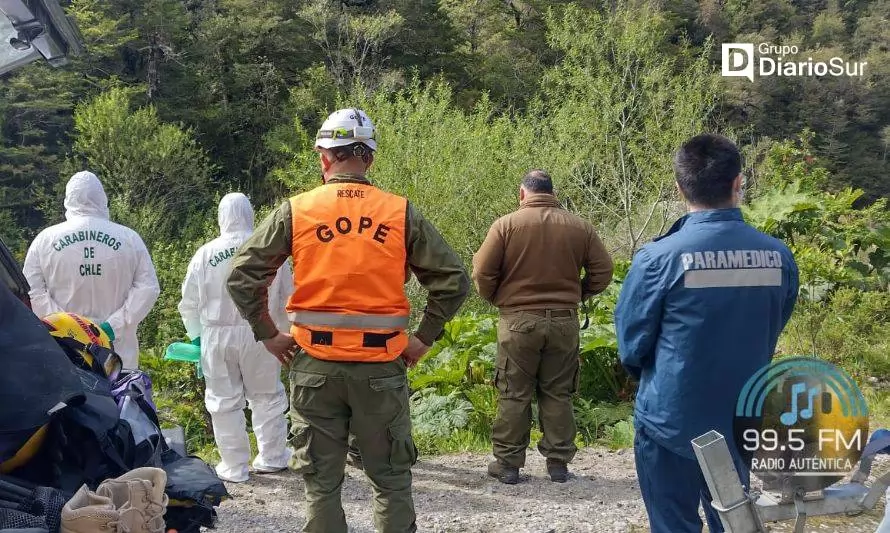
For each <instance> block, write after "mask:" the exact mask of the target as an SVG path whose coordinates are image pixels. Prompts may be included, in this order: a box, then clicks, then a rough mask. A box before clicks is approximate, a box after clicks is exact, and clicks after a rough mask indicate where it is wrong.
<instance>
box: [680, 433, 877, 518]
mask: <svg viewBox="0 0 890 533" xmlns="http://www.w3.org/2000/svg"><path fill="white" fill-rule="evenodd" d="M692 448H693V450H694V451H695V456H696V458H697V459H698V464H699V466H700V467H701V469H702V474H703V475H704V477H705V482H706V483H707V485H708V489H709V490H710V492H711V497H712V498H713V501H712V503H711V505H712V506H713V507H714V509H716V510H717V512H718V513H719V515H720V520H721V521H722V522H723V527H724V528H725V530H726V533H765V532H766V531H767V529H766V527H765V526H764V522H777V521H779V520H791V519H794V520H795V527H794V531H795V533H802V532H803V531H804V525H805V523H806V519H807V518H808V517H810V516H825V515H833V514H855V513H859V512H863V511H867V510H869V509H872V508H874V506H875V505H876V504H877V502H878V500H879V499H880V498H881V495H882V494H883V493H884V491H885V490H887V487H888V486H890V472H887V473H885V474H884V475H882V476H880V477H879V478H877V479H876V480H875V481H874V482H873V483H872V484H871V485H867V484H866V482H867V480H868V477H869V475H870V473H871V465H872V459H873V458H872V457H871V456H869V457H864V458H863V459H862V460H860V462H859V467H858V469H857V470H856V471H855V472H854V473H853V476H852V479H851V481H850V482H849V483H839V484H835V485H832V486H830V487H828V488H826V489H823V490H822V491H820V492H819V493H815V494H810V495H807V494H804V493H803V492H801V491H793V490H792V492H791V499H790V501H789V500H788V499H784V498H776V497H774V496H772V495H770V494H756V493H751V494H748V493H746V492H745V488H744V487H743V486H742V483H741V480H740V478H739V474H738V471H737V470H736V468H735V463H734V462H733V460H732V456H731V455H730V452H729V447H728V446H727V444H726V439H725V438H724V437H723V435H721V434H720V433H718V432H716V431H709V432H707V433H705V434H704V435H702V436H700V437H698V438H696V439H693V440H692Z"/></svg>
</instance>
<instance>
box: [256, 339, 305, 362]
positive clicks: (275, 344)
mask: <svg viewBox="0 0 890 533" xmlns="http://www.w3.org/2000/svg"><path fill="white" fill-rule="evenodd" d="M263 345H264V346H265V347H266V350H268V351H269V353H271V354H272V355H274V356H275V358H276V359H278V360H279V361H281V364H283V365H289V364H290V362H291V361H293V360H294V355H295V354H296V353H297V343H296V342H295V341H294V338H293V337H292V336H290V335H288V334H287V333H282V332H280V331H279V332H278V335H275V336H274V337H272V338H271V339H266V340H264V341H263Z"/></svg>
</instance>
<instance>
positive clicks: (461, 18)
mask: <svg viewBox="0 0 890 533" xmlns="http://www.w3.org/2000/svg"><path fill="white" fill-rule="evenodd" d="M67 9H68V12H69V14H70V15H71V16H72V17H73V18H74V19H75V20H76V22H77V24H78V26H79V28H80V30H81V32H82V34H83V37H84V40H85V42H86V47H87V50H88V53H87V54H85V55H82V56H80V57H77V58H73V60H72V61H71V63H70V64H69V65H67V66H64V67H61V68H51V67H49V66H48V65H46V64H32V65H29V66H28V67H26V68H23V69H20V70H17V71H15V72H14V73H11V74H8V75H5V76H0V205H2V206H3V209H2V210H0V236H2V237H3V239H4V241H6V242H7V243H8V244H9V245H10V247H11V248H12V249H13V250H14V251H15V252H16V253H17V254H18V255H20V256H23V255H24V251H25V250H26V248H27V245H28V243H29V242H30V240H31V239H32V238H33V237H34V235H36V233H37V232H38V231H39V230H40V229H42V228H44V227H46V226H47V225H49V224H52V223H55V222H58V221H60V220H61V219H62V217H63V208H62V201H61V197H62V193H63V190H64V183H65V181H66V180H67V179H68V177H69V176H70V175H71V174H72V173H74V172H76V171H78V170H82V169H89V170H92V171H94V172H95V173H96V174H97V175H98V176H99V177H100V179H101V180H102V181H103V183H104V185H105V187H106V190H107V191H108V192H109V196H110V198H111V203H112V214H113V218H114V219H115V220H117V221H119V222H122V223H124V224H127V225H130V226H131V227H133V228H134V229H136V230H137V231H139V232H140V233H141V235H142V236H143V238H144V239H145V241H146V243H147V244H148V246H149V248H150V249H151V252H152V257H153V260H154V262H155V265H156V268H157V271H158V276H159V278H160V280H161V285H162V295H161V298H160V300H159V301H158V304H157V305H156V306H155V309H154V311H153V312H152V315H151V316H150V317H149V319H148V320H146V321H145V323H143V326H142V328H141V330H140V335H141V342H142V345H143V346H144V347H145V349H146V352H147V353H146V354H144V356H146V357H144V358H143V361H145V364H146V365H148V367H149V368H150V369H151V370H152V371H153V372H155V373H154V377H155V379H156V383H157V384H158V385H159V386H158V389H159V390H163V391H167V393H168V394H170V396H169V397H168V398H167V399H166V400H164V399H162V401H164V402H165V403H164V405H166V406H167V408H170V409H174V410H176V409H179V410H180V411H179V412H174V413H173V416H172V418H173V419H175V420H176V421H178V422H179V423H180V424H183V425H185V426H186V427H187V429H188V430H189V434H190V438H199V437H200V434H201V432H202V431H203V430H202V429H201V426H202V423H201V422H200V419H201V411H202V408H201V402H200V399H201V397H202V395H201V385H200V382H198V381H196V380H194V379H190V378H189V376H192V377H194V376H193V372H192V373H191V374H190V372H191V370H190V369H185V368H182V367H168V366H164V365H166V364H167V363H165V362H163V361H161V360H160V359H159V358H158V357H157V355H158V354H160V353H161V351H162V350H163V347H164V346H165V345H166V343H168V342H170V341H171V340H179V339H182V338H183V336H184V330H183V328H182V325H181V323H180V321H179V317H178V313H177V312H176V303H177V301H178V299H179V286H180V283H181V282H182V279H183V274H184V268H185V265H186V264H187V262H188V259H189V258H190V257H191V254H192V253H193V252H194V251H195V249H196V248H197V247H198V246H199V245H200V244H201V243H202V242H204V241H205V240H207V239H208V238H210V237H211V236H212V235H213V234H214V232H215V231H216V229H215V227H214V226H215V224H216V222H215V221H216V210H215V207H216V202H217V200H218V199H219V198H220V197H221V196H222V195H223V194H225V193H227V192H231V191H234V190H239V191H243V192H245V193H247V194H249V196H250V197H251V200H252V201H253V202H254V204H255V205H256V206H257V208H258V211H259V212H260V213H261V214H262V213H263V212H265V211H267V210H268V209H269V207H270V206H271V205H273V204H275V203H278V202H280V201H282V200H283V199H284V198H285V197H286V196H289V195H290V194H293V193H295V192H299V191H302V190H305V189H307V188H309V187H313V186H315V185H317V184H318V183H319V182H320V178H319V167H318V159H317V156H316V155H315V154H314V153H313V152H312V150H311V147H312V140H313V138H314V134H315V131H316V129H317V128H318V125H319V124H320V122H321V120H322V119H323V118H324V117H325V116H326V115H327V114H328V113H329V112H330V111H332V110H334V109H336V108H337V107H340V106H346V105H348V106H359V107H362V108H364V109H365V110H366V111H367V112H368V113H369V115H370V116H371V117H372V118H373V119H374V120H375V122H376V124H377V127H378V135H379V144H380V150H379V153H378V157H377V158H376V159H375V163H374V166H373V168H372V171H371V178H372V179H373V180H374V181H375V182H376V183H378V184H379V185H381V186H382V187H384V188H386V189H388V190H392V191H394V192H397V193H399V194H403V195H407V196H408V197H409V198H410V199H411V201H412V202H414V203H415V204H416V205H417V206H418V207H419V209H421V211H423V212H424V214H425V215H426V216H427V217H428V218H430V219H431V220H432V221H433V222H434V223H435V224H436V225H437V226H438V227H439V228H440V229H441V231H442V233H443V234H444V236H445V237H446V239H447V240H448V241H449V242H450V243H451V244H452V246H453V247H454V248H455V249H456V250H457V251H458V253H459V254H460V255H461V256H462V257H463V258H464V260H465V261H467V263H468V264H469V259H470V257H471V256H472V254H473V252H474V251H475V250H476V249H477V248H478V246H479V244H480V243H481V241H482V238H483V237H484V235H485V233H486V231H487V229H488V226H489V224H490V223H491V222H492V221H493V220H494V219H495V218H497V217H498V216H500V215H503V214H505V213H506V212H508V211H509V210H512V209H514V208H515V206H516V202H517V186H518V181H519V179H520V177H521V175H522V174H523V173H524V172H525V171H526V170H528V169H530V168H534V167H539V168H545V169H547V170H549V171H550V172H551V174H552V175H553V176H554V180H555V182H556V186H557V188H558V196H559V198H560V199H561V201H562V202H563V204H564V205H565V206H566V207H567V208H569V209H571V210H573V211H574V212H576V213H579V214H581V215H582V216H584V217H586V218H588V219H590V220H591V221H593V222H594V223H595V224H596V227H597V228H598V229H599V230H600V231H601V233H602V236H603V239H604V241H605V243H606V245H607V247H608V248H609V250H610V251H611V252H613V253H614V254H615V256H616V259H617V260H618V269H617V271H616V278H615V283H614V284H613V285H612V287H610V289H609V290H608V291H607V293H606V294H605V295H603V296H602V297H600V298H598V299H597V300H596V301H595V306H594V310H593V314H594V316H593V322H594V325H593V326H592V328H591V329H590V330H589V331H587V332H586V333H585V340H584V346H582V358H583V360H584V361H585V362H586V364H585V366H583V368H584V369H585V370H584V376H583V378H582V385H583V386H582V393H583V394H582V395H581V398H579V400H578V404H577V410H578V413H577V414H578V417H579V421H580V422H579V423H580V425H581V427H582V430H581V431H582V434H583V435H584V439H585V441H588V442H592V441H595V440H596V439H598V438H601V437H602V436H603V434H604V433H603V432H604V431H605V432H606V434H608V432H609V431H611V432H612V433H611V434H612V435H613V436H615V438H616V439H617V440H618V441H622V438H623V440H626V439H627V438H628V435H632V430H629V427H630V426H629V422H627V421H626V420H624V419H625V418H626V417H627V415H628V411H627V409H626V405H625V404H620V403H619V404H613V403H608V404H602V405H601V404H599V403H598V402H600V401H607V402H617V401H619V400H626V399H628V398H629V395H630V394H631V392H630V391H629V389H628V387H627V383H626V378H624V376H623V375H622V373H621V371H620V367H618V366H617V365H616V363H615V361H616V357H617V348H616V346H615V341H614V330H613V328H612V327H611V320H612V317H611V314H612V308H613V306H614V302H615V297H616V295H617V293H618V291H619V290H620V282H621V279H622V277H623V272H624V271H625V270H626V265H627V263H626V260H627V259H629V258H630V256H631V254H632V253H633V251H634V250H636V249H637V248H639V246H641V245H642V244H643V243H645V242H646V241H648V240H649V239H650V238H651V237H652V236H654V235H656V234H658V233H659V232H661V231H663V230H664V229H665V228H666V227H667V226H668V225H669V224H670V223H671V222H672V221H673V220H674V219H675V218H676V217H677V216H679V215H680V214H681V213H682V212H683V206H682V205H681V204H680V203H679V202H678V198H677V197H676V191H675V188H674V184H673V177H672V170H671V158H672V153H673V152H674V150H676V148H677V147H678V146H679V144H680V143H681V142H682V141H683V140H684V139H685V138H688V137H689V136H691V135H694V134H696V133H700V132H702V131H719V132H723V133H725V134H727V135H728V136H730V137H732V138H733V139H735V140H736V141H737V142H739V144H740V145H741V146H742V147H743V149H744V152H745V154H746V164H745V174H746V176H747V178H748V184H749V192H748V199H749V204H748V205H747V206H746V207H745V213H746V216H747V218H748V220H749V221H750V222H752V223H753V224H755V225H756V226H757V227H759V228H760V229H762V230H764V231H767V232H769V233H772V234H773V235H776V236H778V237H780V238H783V239H785V241H786V242H788V243H789V245H790V246H791V248H792V250H793V251H794V253H795V255H796V257H797V260H798V262H799V264H800V266H801V278H802V283H803V289H802V293H801V295H802V298H801V303H800V304H799V306H798V309H797V311H796V312H795V317H794V319H793V320H792V323H791V324H790V325H789V328H788V329H787V330H786V334H785V336H784V337H783V340H782V342H781V343H780V351H781V353H784V354H793V353H810V354H818V355H822V356H825V357H828V358H829V359H831V360H833V361H835V362H840V363H842V364H844V366H845V368H847V369H848V370H849V371H850V372H851V373H853V374H854V375H855V376H856V377H857V378H860V379H866V378H874V379H884V378H883V377H884V376H888V375H890V361H888V357H887V353H888V350H890V326H888V325H887V324H888V323H890V295H888V292H887V287H888V282H890V214H888V210H887V205H886V201H885V200H884V197H886V196H888V193H890V180H888V179H887V178H886V173H887V170H888V169H890V162H888V150H890V0H873V1H868V0H756V1H755V0H627V1H617V0H578V1H575V2H565V1H560V0H557V1H549V2H548V1H541V0H339V1H338V0H289V1H284V0H72V1H71V2H70V5H67ZM732 42H737V43H771V44H773V45H776V46H778V45H789V46H795V47H797V48H798V49H799V50H800V51H801V53H800V55H801V57H804V58H806V57H814V58H831V57H843V58H847V59H849V60H850V61H864V62H867V68H866V69H865V71H864V75H862V76H860V77H846V76H844V77H791V76H778V77H758V78H756V79H755V81H754V82H751V81H749V80H747V79H745V78H737V77H733V78H723V77H721V75H720V71H721V64H720V63H721V44H722V43H732ZM411 291H412V296H413V298H414V301H415V303H419V302H418V300H417V298H416V297H417V295H418V288H417V287H416V286H414V285H412V286H411ZM420 307H421V308H422V306H420ZM467 310H468V311H469V312H468V313H467V314H465V315H463V316H462V317H459V318H458V319H457V320H455V321H454V322H453V323H452V324H451V325H450V326H449V332H448V334H447V335H446V337H445V339H444V340H443V341H442V342H441V343H438V344H437V346H436V347H435V348H434V349H433V352H432V353H431V355H430V357H429V358H428V359H427V360H426V361H425V362H424V363H423V364H422V365H420V366H419V367H418V368H417V369H416V370H415V371H414V373H413V376H412V380H413V381H412V388H413V389H414V390H418V391H420V392H419V393H418V394H416V395H415V396H414V399H413V400H412V401H413V402H415V405H414V407H415V409H414V413H415V422H416V425H417V427H418V428H420V429H419V430H418V431H421V432H423V431H426V432H427V433H428V434H430V435H433V436H435V435H437V433H436V432H437V431H439V432H442V431H444V433H442V434H441V435H439V436H440V437H442V438H445V437H446V436H447V438H450V439H455V438H456V439H457V441H455V442H457V444H454V442H452V444H453V445H456V446H460V445H462V444H461V443H464V444H466V442H467V439H469V441H474V439H475V441H474V442H477V443H480V442H483V443H484V440H485V439H486V438H487V436H486V432H487V428H488V427H489V424H490V418H491V416H493V412H492V406H493V405H494V390H493V388H492V387H491V386H490V385H488V384H487V378H486V376H487V375H488V374H489V373H490V371H491V366H492V365H493V360H494V359H493V354H494V331H493V329H492V328H493V322H492V318H491V317H490V316H488V315H485V314H484V313H485V312H486V311H488V310H487V309H486V308H485V307H484V306H482V305H481V303H480V302H479V301H478V300H473V301H471V302H470V304H469V305H468V306H467ZM473 311H476V312H480V313H482V314H473V313H471V312H473ZM158 370H163V372H160V371H158ZM869 394H872V393H869ZM874 394H877V396H875V395H874ZM874 394H873V395H872V396H870V397H869V398H870V400H872V405H876V406H883V408H882V410H883V412H885V413H890V395H887V394H885V393H879V392H875V393H874ZM177 395H179V396H177ZM182 399H185V400H186V401H184V402H183V401H179V400H182ZM616 405H617V407H616ZM186 411H188V412H186ZM443 417H445V419H443ZM196 420H198V422H195V421H196ZM615 422H618V424H614V423H615ZM606 424H614V425H611V426H609V427H606V428H605V429H603V428H604V425H606ZM195 428H197V429H195ZM424 428H426V430H424ZM454 428H464V431H467V432H469V433H467V434H466V435H469V437H467V438H465V439H464V440H463V441H460V439H461V438H462V437H460V435H459V434H458V436H457V437H454V434H453V433H449V432H450V431H451V430H452V429H454ZM204 429H205V430H206V426H204ZM628 431H630V432H628ZM203 434H204V436H205V437H206V432H205V433H203ZM446 434H447V435H446ZM195 435H198V437H195ZM466 435H465V437H466ZM622 435H623V437H622ZM420 442H427V443H429V442H431V441H430V440H429V439H427V440H426V441H424V440H423V439H421V441H420ZM449 446H451V444H447V443H445V444H443V443H441V442H440V443H438V444H436V445H433V444H429V448H428V449H433V450H435V449H448V448H449Z"/></svg>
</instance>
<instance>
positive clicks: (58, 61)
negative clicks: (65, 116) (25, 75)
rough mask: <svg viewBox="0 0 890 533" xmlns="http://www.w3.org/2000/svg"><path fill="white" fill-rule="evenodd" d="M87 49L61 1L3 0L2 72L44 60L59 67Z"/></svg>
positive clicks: (0, 24)
mask: <svg viewBox="0 0 890 533" xmlns="http://www.w3.org/2000/svg"><path fill="white" fill-rule="evenodd" d="M83 51H84V46H83V39H82V38H81V35H80V31H79V30H78V29H77V25H76V24H75V23H74V21H73V20H72V19H71V18H70V17H68V16H67V15H66V14H65V11H64V10H63V9H62V7H61V6H60V5H59V2H58V0H0V75H3V74H5V73H7V72H9V71H11V70H13V69H16V68H18V67H21V66H23V65H27V64H28V63H31V62H33V61H38V60H41V59H43V60H46V61H48V62H49V64H50V65H52V66H54V67H58V66H60V65H64V64H65V63H67V62H68V56H76V55H80V54H81V53H83Z"/></svg>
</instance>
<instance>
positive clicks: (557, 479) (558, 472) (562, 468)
mask: <svg viewBox="0 0 890 533" xmlns="http://www.w3.org/2000/svg"><path fill="white" fill-rule="evenodd" d="M547 473H548V474H550V481H553V482H554V483H565V482H566V481H568V480H569V465H567V464H566V462H565V461H560V460H559V459H547Z"/></svg>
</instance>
